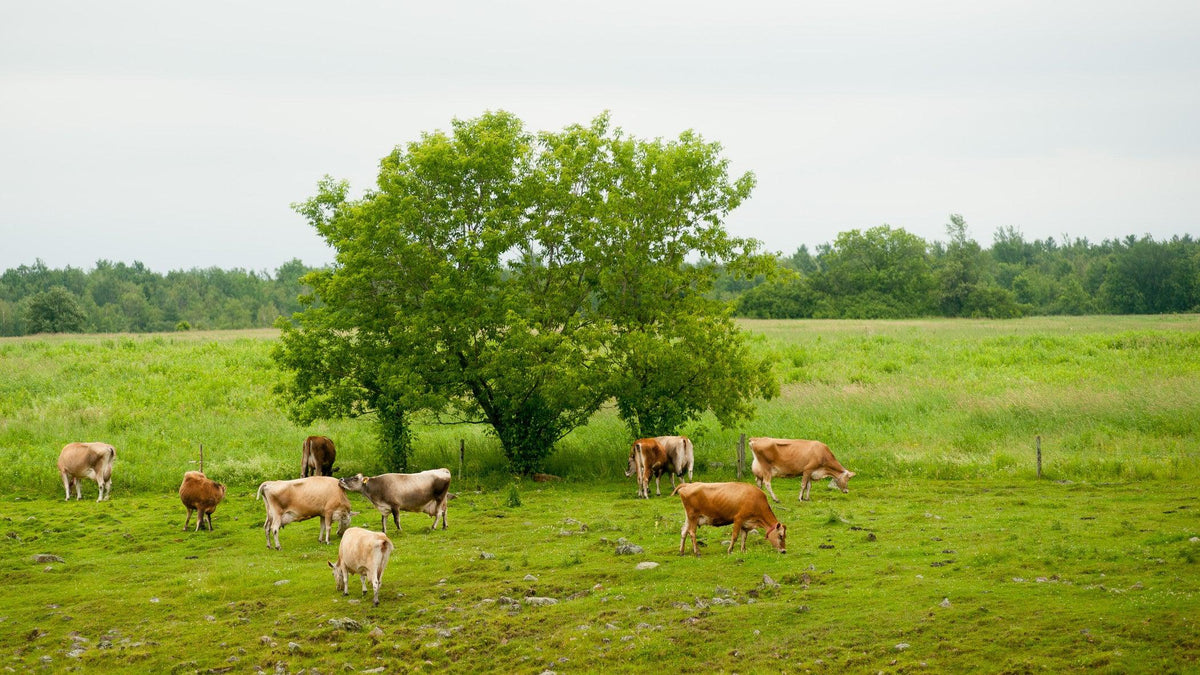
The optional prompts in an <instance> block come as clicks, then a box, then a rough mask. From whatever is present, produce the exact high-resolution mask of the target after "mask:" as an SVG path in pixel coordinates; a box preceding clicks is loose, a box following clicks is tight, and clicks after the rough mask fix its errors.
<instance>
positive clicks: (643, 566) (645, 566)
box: [634, 560, 658, 570]
mask: <svg viewBox="0 0 1200 675" xmlns="http://www.w3.org/2000/svg"><path fill="white" fill-rule="evenodd" d="M655 567H658V563H656V562H650V561H649V560H647V561H646V562H640V563H638V564H637V565H635V566H634V569H637V570H652V569H654V568H655Z"/></svg>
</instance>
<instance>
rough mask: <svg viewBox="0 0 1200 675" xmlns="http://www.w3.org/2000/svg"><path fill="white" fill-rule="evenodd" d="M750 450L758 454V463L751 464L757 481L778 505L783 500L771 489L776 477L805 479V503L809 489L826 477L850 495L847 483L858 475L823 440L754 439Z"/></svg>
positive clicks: (802, 492)
mask: <svg viewBox="0 0 1200 675" xmlns="http://www.w3.org/2000/svg"><path fill="white" fill-rule="evenodd" d="M750 451H751V452H752V453H754V463H753V464H751V465H750V471H751V472H752V473H753V474H754V481H755V482H756V483H758V485H759V487H761V488H763V489H764V490H766V491H767V492H769V493H771V499H774V500H775V501H776V502H778V501H779V497H776V496H775V491H774V490H772V489H771V479H772V478H773V477H775V476H779V477H781V478H791V477H793V476H803V481H802V482H801V483H800V495H799V498H800V499H801V500H802V501H809V494H808V489H809V486H810V485H812V482H813V481H814V480H821V479H822V478H832V479H833V480H834V482H836V483H837V486H838V488H840V489H841V491H842V492H850V489H849V488H848V487H847V484H848V483H849V482H850V479H851V478H853V477H854V472H853V471H847V470H846V467H844V466H842V465H841V464H840V463H839V462H838V461H837V458H836V457H834V456H833V453H832V452H830V450H829V446H827V445H825V444H824V443H822V442H820V441H801V440H790V439H784V438H751V439H750Z"/></svg>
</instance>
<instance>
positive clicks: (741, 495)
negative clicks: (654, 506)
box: [671, 483, 787, 556]
mask: <svg viewBox="0 0 1200 675" xmlns="http://www.w3.org/2000/svg"><path fill="white" fill-rule="evenodd" d="M671 494H673V495H675V494H677V495H679V499H680V501H682V502H683V511H684V515H685V516H686V517H687V520H686V522H684V524H683V532H682V533H681V534H682V536H681V537H680V539H679V555H683V551H684V546H685V545H686V544H687V538H688V536H691V538H692V553H694V554H696V555H697V556H699V555H700V549H698V548H696V528H698V527H699V526H701V525H712V526H714V527H721V526H724V525H730V524H732V525H733V535H732V536H731V537H730V539H729V548H728V549H727V550H726V551H725V552H726V553H732V552H733V545H734V544H736V543H737V541H738V538H739V537H740V538H741V540H742V550H743V551H745V550H746V537H747V536H748V535H749V533H750V530H754V529H761V530H762V531H763V532H764V533H765V534H766V536H767V541H769V542H771V545H772V546H774V547H775V549H776V550H778V551H779V552H780V553H787V528H786V527H784V525H783V523H781V522H779V521H778V520H777V519H776V518H775V513H774V512H772V511H771V505H770V504H768V503H767V496H766V495H764V494H763V491H762V490H759V489H758V488H756V487H754V486H753V485H750V484H749V483H686V484H684V485H680V486H679V487H677V488H675V491H674V492H672V493H671Z"/></svg>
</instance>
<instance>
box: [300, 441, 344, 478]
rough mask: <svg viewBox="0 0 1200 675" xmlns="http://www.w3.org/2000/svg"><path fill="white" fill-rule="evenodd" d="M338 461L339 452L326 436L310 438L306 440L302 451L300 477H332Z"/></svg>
mask: <svg viewBox="0 0 1200 675" xmlns="http://www.w3.org/2000/svg"><path fill="white" fill-rule="evenodd" d="M335 459H337V450H335V449H334V447H333V441H332V440H330V439H328V438H326V437H325V436H309V437H308V438H306V439H304V446H303V448H302V449H301V451H300V477H301V478H307V477H309V476H332V475H333V462H334V460H335Z"/></svg>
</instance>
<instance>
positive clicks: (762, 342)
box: [0, 315, 1200, 673]
mask: <svg viewBox="0 0 1200 675" xmlns="http://www.w3.org/2000/svg"><path fill="white" fill-rule="evenodd" d="M744 325H745V326H746V328H747V329H748V330H749V331H750V332H751V334H752V341H753V345H754V348H755V349H757V350H761V351H763V352H767V353H770V354H772V355H773V356H774V357H775V358H776V361H777V371H778V373H779V376H780V379H781V382H782V383H783V386H782V394H781V396H780V397H779V398H777V399H775V400H772V401H767V402H762V403H761V404H760V405H759V407H758V414H757V416H756V418H755V419H753V420H748V421H747V422H745V423H744V424H742V425H740V426H739V427H738V428H734V429H721V428H719V427H718V426H717V425H716V424H715V423H714V422H713V421H711V420H701V421H700V422H698V423H695V424H693V425H692V426H691V427H690V428H689V429H687V430H686V431H687V433H689V434H690V435H691V436H692V437H693V439H694V441H695V446H696V454H697V460H698V462H697V475H696V478H697V479H698V480H708V481H714V480H735V479H736V448H737V444H738V436H739V434H743V433H744V434H746V435H774V436H789V437H803V438H817V439H821V440H823V441H825V442H826V443H828V444H829V445H830V447H831V448H832V449H833V451H834V453H835V454H836V455H837V457H838V458H839V460H841V461H842V463H843V464H845V465H846V466H847V467H848V468H850V469H852V470H854V471H856V472H858V475H857V476H856V477H855V478H854V479H853V480H852V481H851V483H850V493H849V494H842V493H840V492H837V491H835V490H828V489H826V488H825V487H824V485H822V484H819V485H816V486H814V488H813V491H812V495H813V499H812V501H811V502H807V503H799V502H798V501H797V500H796V494H797V491H798V489H799V482H798V481H795V480H780V481H777V482H776V484H775V488H776V492H777V493H778V494H779V496H780V497H781V498H782V499H783V503H782V504H778V505H774V504H773V506H774V508H775V511H776V515H777V516H778V517H779V518H780V520H782V521H783V522H784V523H786V524H787V525H788V527H789V540H788V551H789V552H788V554H787V555H779V554H777V553H775V552H774V551H773V549H771V548H770V547H769V546H768V545H767V544H766V543H765V542H764V540H763V538H762V536H761V534H752V535H751V536H750V538H749V543H748V547H747V550H746V552H745V553H741V552H735V553H734V554H732V555H726V554H725V553H724V550H723V544H722V541H723V540H727V539H728V536H729V531H728V529H727V528H721V529H714V528H710V527H703V528H701V530H700V537H701V540H702V541H703V542H705V544H706V545H705V546H704V547H702V549H701V556H700V557H699V558H698V559H697V558H693V557H691V556H690V555H689V556H682V557H681V556H679V555H678V553H677V552H678V548H679V530H680V527H681V524H682V509H681V507H680V505H679V500H678V498H673V497H669V496H668V495H667V494H666V493H667V492H669V489H665V490H664V495H663V496H661V497H652V498H651V499H650V500H648V501H646V500H636V499H634V498H633V494H634V486H633V484H632V482H630V481H628V480H626V479H624V478H623V476H622V475H621V474H622V472H623V470H624V462H625V456H626V454H627V452H628V446H629V442H630V440H631V439H630V438H629V437H628V435H627V432H626V430H625V429H624V428H623V427H622V425H621V424H620V422H619V421H618V420H617V418H616V415H615V414H614V413H613V412H612V411H609V410H606V411H601V412H600V413H599V414H597V415H596V417H595V419H593V420H592V422H591V423H590V424H589V425H588V426H587V427H584V428H581V429H579V430H577V431H576V432H574V433H572V434H571V435H570V436H568V437H567V438H566V439H565V440H564V441H563V442H562V444H561V445H560V447H559V449H558V451H557V452H556V453H555V454H554V455H552V456H551V458H550V460H549V463H548V465H547V466H546V467H545V470H546V471H547V472H548V473H551V474H554V475H556V476H559V477H560V478H561V479H560V480H557V481H554V482H550V483H533V482H530V481H529V480H527V479H524V480H522V479H514V478H513V477H511V476H510V475H509V474H508V473H507V472H506V470H505V466H504V461H503V456H502V453H501V452H500V450H499V448H498V446H497V444H496V442H495V441H494V439H492V438H491V437H489V436H488V435H487V434H486V433H484V432H483V431H482V430H480V429H478V428H473V427H464V426H444V425H436V424H433V423H432V421H427V422H429V423H426V424H422V425H419V427H418V429H417V435H416V441H415V443H416V445H415V454H414V460H415V461H414V466H413V467H412V468H413V469H414V470H415V469H424V468H429V467H433V466H447V467H449V468H450V469H451V470H452V471H454V473H455V479H454V485H453V487H452V490H453V491H454V492H456V493H457V495H458V496H457V498H456V499H454V500H453V501H452V502H451V505H450V512H449V525H450V527H449V529H448V530H446V531H440V530H439V531H434V532H430V531H428V530H427V529H426V528H427V527H428V525H429V522H430V519H429V518H428V517H426V516H423V515H416V514H409V515H405V516H402V517H401V524H402V525H403V527H404V531H403V532H402V533H397V532H394V531H389V534H390V535H391V536H392V539H393V541H394V542H395V543H396V545H397V551H396V554H395V555H394V556H393V558H392V562H391V565H390V567H389V569H388V571H387V573H386V574H385V576H384V587H383V593H382V594H381V599H382V602H381V604H380V606H379V607H378V608H374V607H372V606H371V604H370V601H369V596H368V599H367V601H366V602H362V601H359V600H358V596H357V584H358V582H357V579H353V580H352V581H351V589H352V590H351V596H350V598H348V599H343V598H341V597H340V596H338V595H336V594H335V592H334V588H333V578H332V575H331V574H330V573H329V569H328V567H327V566H326V564H325V561H326V560H331V559H333V558H334V557H336V551H335V547H333V546H330V547H326V546H324V545H321V544H319V543H318V542H317V541H316V537H317V529H318V525H317V522H316V521H307V522H302V523H295V524H292V525H289V526H287V527H286V528H285V529H284V530H283V532H282V533H281V540H282V543H283V550H282V551H278V552H273V551H268V550H267V549H266V546H265V542H264V536H263V532H262V527H261V526H262V519H263V510H262V505H261V503H257V502H255V501H254V498H253V495H254V489H255V487H256V486H257V484H258V482H260V481H261V480H265V479H277V478H290V477H295V476H297V475H299V457H300V444H301V442H302V440H303V438H304V436H306V435H308V434H311V433H321V434H325V435H328V436H330V437H332V438H333V439H334V440H335V442H336V443H337V445H338V452H339V455H338V457H339V460H338V466H339V470H338V472H339V474H344V473H353V472H358V471H362V472H364V473H375V472H378V471H380V470H381V467H380V465H379V463H378V461H377V459H376V458H375V455H374V429H373V428H372V426H371V424H370V422H369V420H350V421H339V422H328V423H321V424H318V425H314V426H312V427H305V428H301V427H297V426H295V425H293V424H291V423H290V422H288V421H287V419H286V417H284V416H283V414H282V412H281V411H280V409H279V406H278V405H277V402H276V401H275V400H274V399H273V398H272V394H271V389H272V386H273V384H274V382H275V381H276V378H277V375H276V373H275V371H274V368H273V364H272V362H271V359H270V356H269V352H270V346H271V342H272V340H273V339H274V336H275V332H274V331H271V330H264V331H234V332H221V333H181V334H159V335H137V336H133V335H101V336H53V337H46V336H37V337H28V338H10V339H2V340H0V375H3V376H2V377H0V458H2V459H3V468H2V469H0V484H2V485H3V488H4V489H3V491H2V493H0V531H3V533H4V536H3V537H0V583H3V586H4V588H5V591H4V592H3V593H0V637H3V638H4V640H3V641H2V642H3V645H4V646H3V647H0V668H7V669H12V670H13V671H16V672H26V671H30V670H39V669H41V670H47V671H64V670H71V669H82V670H83V671H85V672H87V671H93V670H94V671H103V672H110V671H126V672H172V671H173V672H254V671H256V670H257V669H262V670H264V671H266V672H298V671H300V670H307V672H310V673H311V672H323V673H329V672H348V671H349V670H351V669H353V670H358V671H368V672H406V671H410V670H411V671H445V670H452V671H455V672H476V671H495V672H528V673H541V672H544V671H546V670H550V671H555V672H560V673H569V672H626V671H648V670H661V669H662V668H670V669H673V670H678V671H681V672H809V671H811V672H829V673H835V672H838V673H840V672H872V673H874V672H879V671H883V672H964V671H980V672H1033V671H1039V672H1062V671H1086V672H1092V671H1101V672H1121V673H1124V672H1153V673H1162V672H1195V671H1196V670H1197V669H1198V668H1200V664H1198V663H1197V659H1198V658H1200V627H1198V626H1197V617H1200V596H1198V595H1197V592H1198V591H1200V569H1198V568H1197V565H1196V561H1197V558H1200V490H1198V487H1200V456H1198V454H1200V449H1198V448H1200V373H1198V372H1197V371H1198V370H1200V317H1197V316H1192V315H1189V316H1167V317H1084V318H1065V317H1056V318H1037V319H1022V320H1016V321H1004V322H995V321H963V320H924V321H889V322H878V321H748V322H745V324H744ZM1038 436H1040V437H1041V439H1042V441H1041V442H1042V451H1043V472H1044V473H1043V477H1042V478H1041V479H1040V480H1039V479H1038V478H1037V475H1036V465H1035V438H1037V437H1038ZM76 440H89V441H105V442H109V443H112V444H113V445H114V446H116V448H117V453H118V454H117V462H116V466H115V469H114V476H113V496H112V500H111V501H109V502H105V503H101V504H97V503H95V501H94V500H95V497H96V488H95V484H94V483H85V484H84V500H83V501H81V502H75V501H72V502H69V503H64V502H63V501H62V497H63V494H62V486H61V483H60V482H59V479H58V476H57V474H56V472H55V469H54V460H55V458H56V457H57V454H58V451H59V449H60V448H61V447H62V446H63V445H64V444H65V443H67V442H70V441H76ZM460 442H461V443H462V444H463V447H464V448H465V453H464V456H465V464H464V466H462V467H461V470H460V466H459V447H460ZM200 444H203V445H204V449H205V467H204V468H205V471H206V473H208V474H209V476H210V477H213V478H215V479H217V480H220V481H222V482H225V483H226V484H227V485H229V494H228V497H227V499H226V501H225V502H224V503H223V504H222V505H221V506H220V507H219V508H218V510H217V512H216V514H215V515H214V517H213V521H214V524H215V527H216V531H215V532H211V533H208V532H200V533H192V532H187V533H185V532H182V531H181V526H182V524H183V519H184V510H183V508H182V506H181V505H180V504H179V502H178V498H177V497H176V496H175V492H176V490H177V489H178V485H179V482H180V480H181V478H182V474H183V472H184V471H186V470H189V469H192V468H196V464H195V461H196V459H197V454H198V447H199V445H200ZM745 479H746V478H744V480H745ZM668 485H669V481H668ZM351 501H352V502H353V503H354V504H355V506H356V508H358V509H360V510H362V511H363V513H362V514H360V515H358V516H356V517H355V519H354V520H355V524H356V525H359V526H364V527H370V528H372V529H377V528H378V527H379V519H378V516H377V515H376V514H375V513H374V512H373V511H371V510H370V507H369V505H367V504H366V503H365V502H364V501H362V500H361V499H360V498H359V497H358V496H357V495H352V496H351ZM622 540H624V541H622ZM623 543H629V544H634V545H637V546H639V547H641V549H642V552H641V553H633V554H618V553H617V549H618V547H619V546H620V545H621V544H623ZM39 555H46V556H55V557H53V558H42V559H41V560H42V561H41V562H37V560H38V558H36V556H39ZM59 559H61V561H60V560H59ZM643 562H651V563H658V566H657V567H655V568H653V569H636V565H637V564H638V563H643ZM531 598H546V599H547V600H532V599H531ZM540 603H544V604H540ZM346 620H351V623H346ZM380 668H382V669H383V670H378V669H380Z"/></svg>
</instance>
